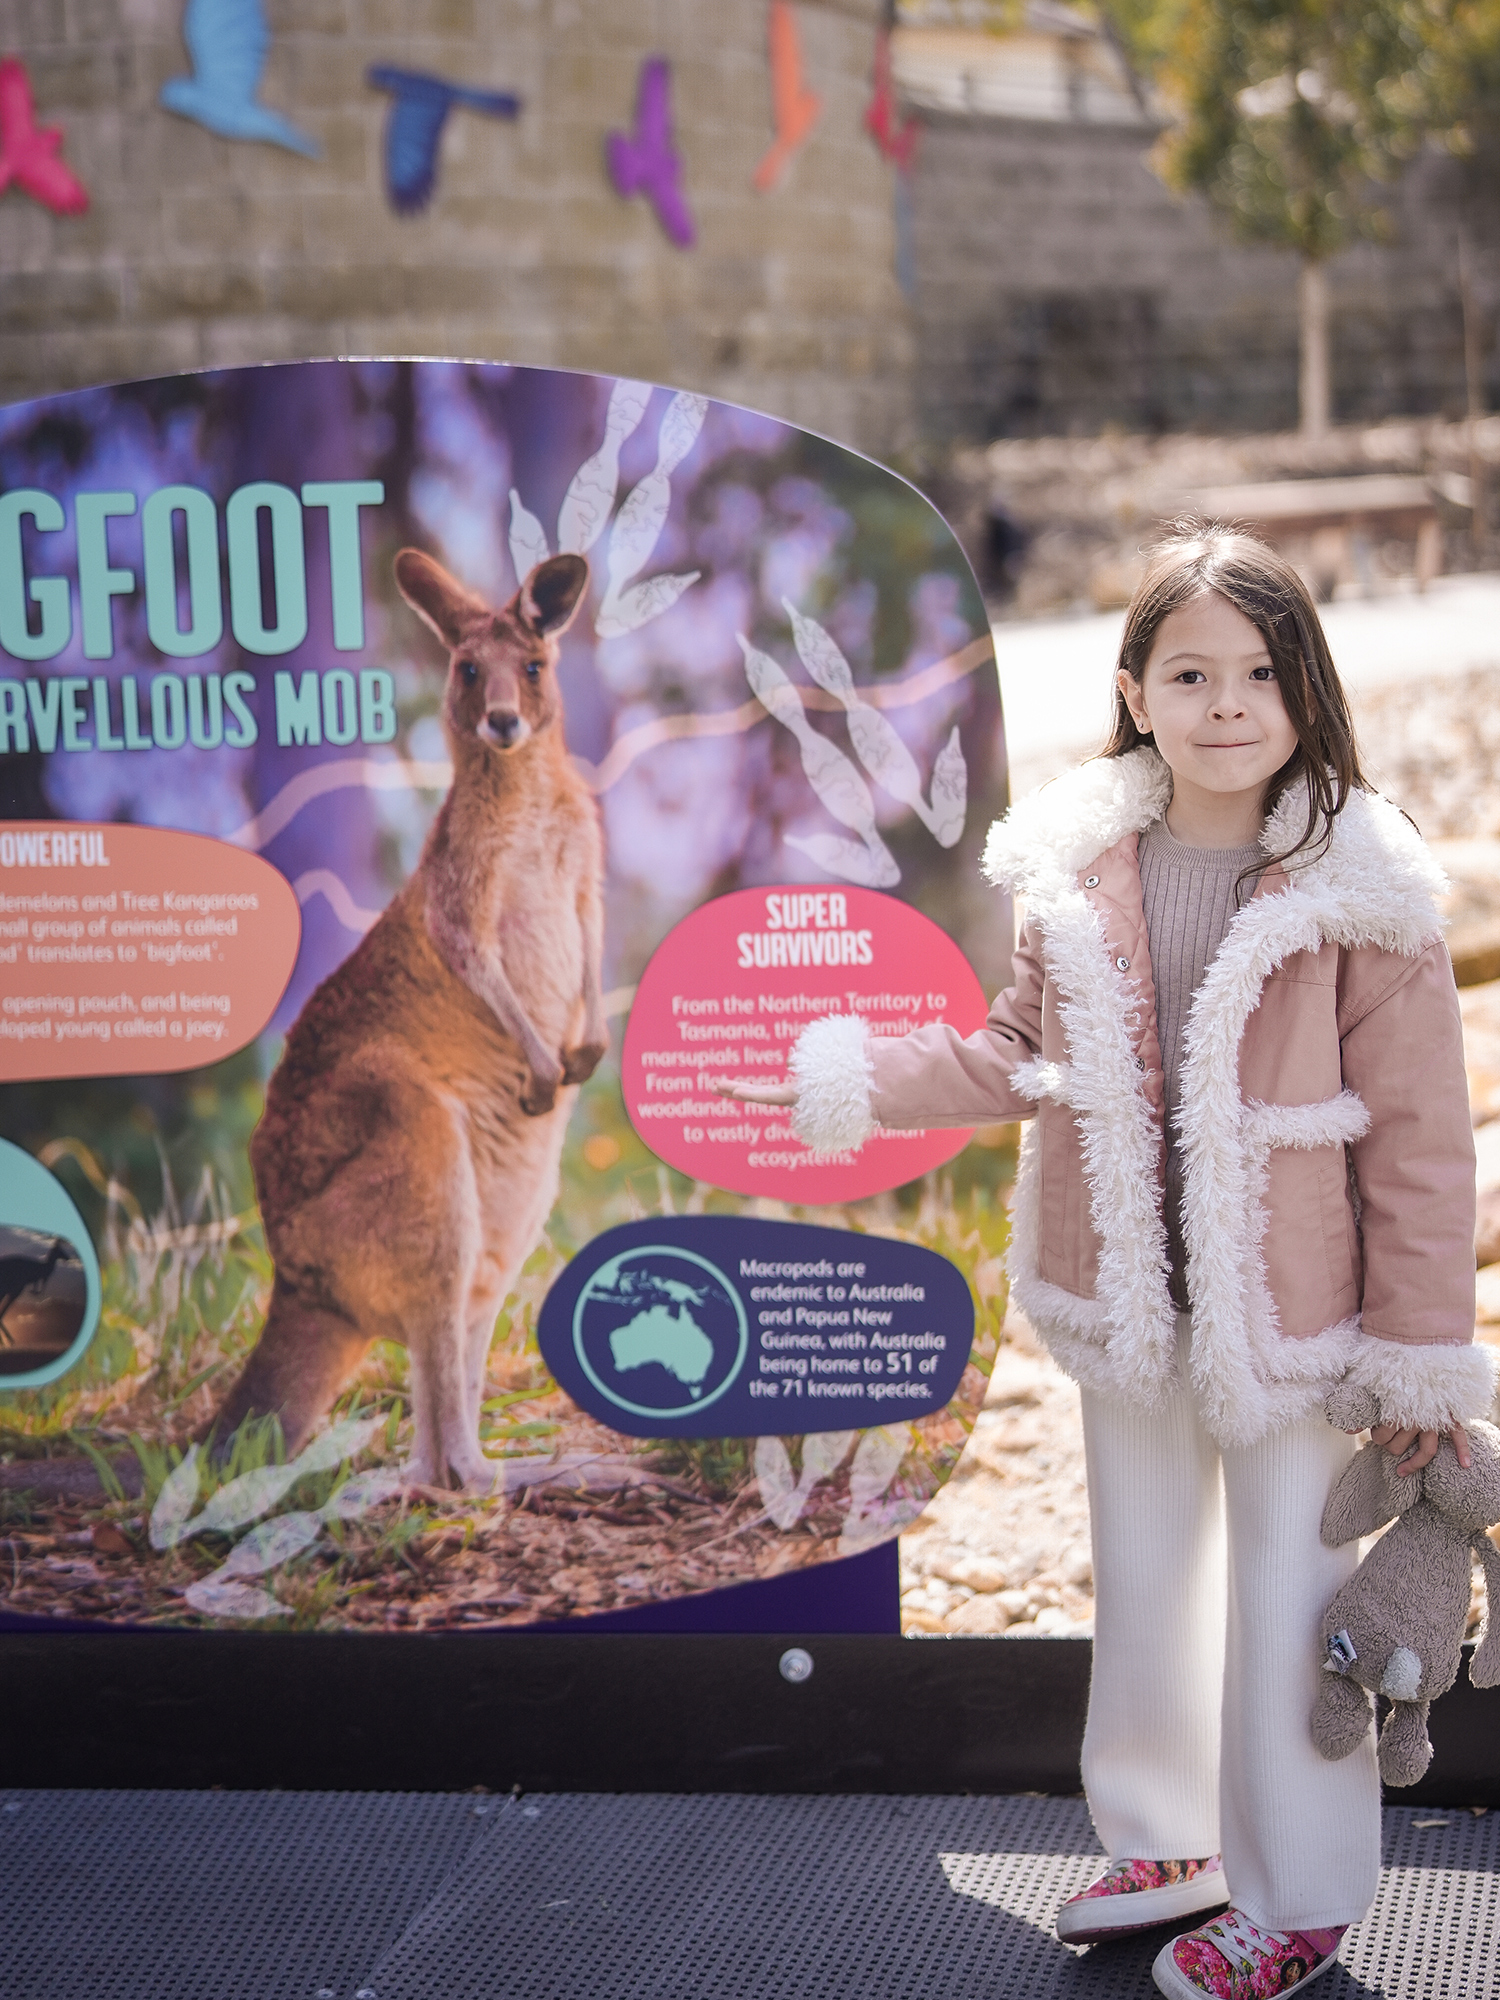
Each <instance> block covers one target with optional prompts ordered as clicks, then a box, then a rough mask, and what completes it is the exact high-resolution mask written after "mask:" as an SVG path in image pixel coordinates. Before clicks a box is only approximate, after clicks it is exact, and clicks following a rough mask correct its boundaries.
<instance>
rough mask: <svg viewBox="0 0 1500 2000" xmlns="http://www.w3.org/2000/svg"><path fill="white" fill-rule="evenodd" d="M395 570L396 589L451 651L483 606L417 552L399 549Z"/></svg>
mask: <svg viewBox="0 0 1500 2000" xmlns="http://www.w3.org/2000/svg"><path fill="white" fill-rule="evenodd" d="M395 569H396V588H397V589H398V590H399V591H400V593H401V595H402V596H403V597H404V598H405V599H406V601H407V603H408V604H409V605H410V606H411V608H412V610H413V611H415V612H416V614H417V616H418V617H419V618H420V619H421V621H422V623H423V624H424V625H426V626H428V627H429V628H430V629H431V630H432V631H433V632H435V633H436V634H437V636H438V637H439V638H440V639H441V640H442V642H443V644H444V645H445V646H446V647H447V648H448V649H449V651H450V652H451V651H452V650H453V648H454V647H455V646H456V645H457V644H458V641H459V636H460V633H461V632H462V630H463V627H464V625H465V624H466V623H467V622H468V620H469V619H471V618H472V617H473V616H474V614H475V612H477V611H483V610H484V608H485V607H484V605H483V604H481V603H480V601H479V599H478V598H477V597H474V596H471V595H470V593H469V592H468V591H467V590H465V589H464V587H463V585H462V584H461V583H457V582H455V581H454V579H453V578H452V577H451V576H449V574H448V572H447V570H445V569H444V568H443V565H442V564H441V563H438V562H434V561H433V560H432V557H431V556H424V555H423V553H422V551H421V550H420V549H403V550H402V551H401V553H400V554H399V555H398V556H397V557H396V563H395Z"/></svg>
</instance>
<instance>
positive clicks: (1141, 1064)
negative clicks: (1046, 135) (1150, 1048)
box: [1135, 1056, 1146, 1076]
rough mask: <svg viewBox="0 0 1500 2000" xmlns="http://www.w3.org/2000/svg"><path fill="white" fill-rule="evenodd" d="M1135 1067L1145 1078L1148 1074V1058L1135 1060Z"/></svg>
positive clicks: (1139, 1057) (1142, 1057) (1141, 1057)
mask: <svg viewBox="0 0 1500 2000" xmlns="http://www.w3.org/2000/svg"><path fill="white" fill-rule="evenodd" d="M1135 1066H1136V1068H1137V1069H1138V1070H1139V1071H1140V1072H1141V1074H1142V1075H1143V1076H1144V1075H1145V1073H1146V1058H1145V1057H1144V1056H1137V1057H1136V1059H1135Z"/></svg>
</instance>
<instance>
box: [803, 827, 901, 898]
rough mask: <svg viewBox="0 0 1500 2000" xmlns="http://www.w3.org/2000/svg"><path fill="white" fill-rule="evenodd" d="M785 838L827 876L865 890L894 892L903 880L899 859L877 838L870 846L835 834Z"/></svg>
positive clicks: (812, 834) (813, 834)
mask: <svg viewBox="0 0 1500 2000" xmlns="http://www.w3.org/2000/svg"><path fill="white" fill-rule="evenodd" d="M783 838H784V839H785V841H786V844H787V846H788V847H795V848H796V849H797V851H798V853H800V854H805V855H806V856H807V858H808V860H809V861H815V862H816V863H817V864H818V866H819V867H820V868H822V869H824V870H826V872H827V873H828V874H830V875H842V876H843V878H844V880H845V881H846V882H857V883H858V884H859V886H860V887H861V888H862V889H894V888H895V886H896V884H897V883H898V882H899V881H900V880H901V870H900V868H899V867H898V866H897V864H896V857H895V856H894V855H893V854H892V853H891V851H890V849H889V848H888V847H887V846H886V844H885V842H884V841H883V840H880V839H878V837H877V839H876V841H875V842H874V843H873V844H872V845H871V846H868V847H860V846H859V845H858V844H857V843H856V842H854V841H852V840H840V838H839V837H838V835H837V834H836V833H810V834H807V835H806V836H802V835H799V834H795V833H788V834H785V835H784V836H783Z"/></svg>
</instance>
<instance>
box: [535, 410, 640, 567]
mask: <svg viewBox="0 0 1500 2000" xmlns="http://www.w3.org/2000/svg"><path fill="white" fill-rule="evenodd" d="M650 400H651V384H650V383H649V382H616V384H615V386H614V387H613V389H611V390H610V392H609V409H608V411H607V412H606V414H605V418H604V442H603V444H601V445H600V447H599V449H598V450H597V451H596V452H595V453H594V454H593V456H592V457H590V458H586V459H585V460H584V461H583V464H582V465H580V466H579V468H578V470H577V471H576V472H575V473H574V474H573V480H572V484H571V485H570V486H569V487H568V490H567V493H566V494H565V495H564V496H563V503H562V506H561V507H560V508H559V510H558V515H557V546H558V551H559V553H560V554H563V555H578V556H581V555H587V553H588V551H589V550H590V549H591V548H592V547H593V546H594V544H595V542H597V541H598V539H599V537H600V536H601V535H602V534H603V533H604V530H605V526H606V525H607V523H608V521H609V514H610V509H611V508H612V507H613V506H614V504H615V494H616V492H617V491H618V489H619V484H620V446H621V445H622V444H623V443H624V442H625V440H626V438H628V437H629V436H630V435H631V433H632V432H633V431H634V430H636V429H637V428H638V427H639V425H640V421H641V419H642V417H644V416H645V414H646V405H647V404H648V403H649V402H650Z"/></svg>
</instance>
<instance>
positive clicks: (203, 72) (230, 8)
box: [159, 0, 323, 160]
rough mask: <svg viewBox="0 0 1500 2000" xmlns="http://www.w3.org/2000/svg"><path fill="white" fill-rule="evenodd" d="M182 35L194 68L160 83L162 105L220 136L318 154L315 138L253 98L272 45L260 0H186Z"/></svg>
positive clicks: (306, 153) (317, 157)
mask: <svg viewBox="0 0 1500 2000" xmlns="http://www.w3.org/2000/svg"><path fill="white" fill-rule="evenodd" d="M182 39H183V40H184V41H185V42H186V43H187V50H188V55H189V56H190V57H191V58H192V64H193V74H192V75H191V76H174V77H172V78H171V79H170V80H169V81H168V82H166V83H164V84H163V85H162V87H161V98H160V100H159V101H160V102H161V104H162V105H163V106H164V107H165V109H166V110H168V111H175V112H177V113H178V115H179V116H180V117H183V118H191V119H192V120H193V122H194V123H195V124H198V125H202V126H205V127H206V128H207V129H208V130H209V131H210V132H217V133H218V134H219V136H220V137H221V138H224V139H264V140H265V141H266V143H267V144H268V145H272V146H285V147H286V149H287V151H288V152H291V153H302V154H305V155H306V157H307V158H308V159H310V160H316V159H320V158H321V157H322V152H323V149H322V147H321V146H320V145H319V144H318V142H317V140H316V139H314V138H311V137H310V136H309V135H308V134H307V133H306V132H304V131H302V130H301V129H300V128H299V127H298V126H296V125H294V124H293V123H292V121H291V120H290V118H283V117H282V115H281V113H280V112H279V111H268V110H267V109H266V107H265V105H263V104H258V103H257V102H256V98H255V93H256V92H257V91H258V90H259V89H260V79H261V72H262V71H263V70H264V69H265V66H266V51H267V50H268V49H269V48H270V46H271V31H270V29H269V28H268V27H267V26H266V16H265V9H264V6H263V5H262V0H188V4H187V7H186V10H185V11H184V13H183V16H182Z"/></svg>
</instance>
